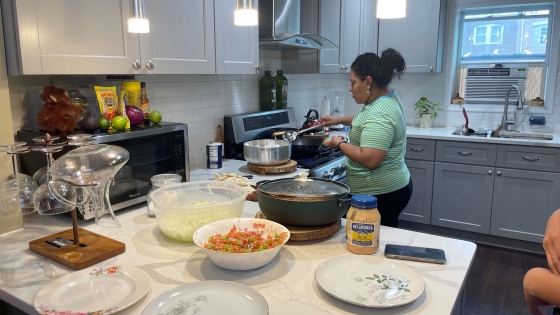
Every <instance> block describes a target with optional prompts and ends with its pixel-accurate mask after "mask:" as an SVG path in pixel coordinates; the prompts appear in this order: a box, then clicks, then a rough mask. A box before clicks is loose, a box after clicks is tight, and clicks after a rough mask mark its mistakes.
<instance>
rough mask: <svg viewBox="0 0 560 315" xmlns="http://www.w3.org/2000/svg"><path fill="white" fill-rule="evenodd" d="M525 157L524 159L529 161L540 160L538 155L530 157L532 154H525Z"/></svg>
mask: <svg viewBox="0 0 560 315" xmlns="http://www.w3.org/2000/svg"><path fill="white" fill-rule="evenodd" d="M523 159H524V160H525V161H529V162H535V161H538V160H539V158H538V157H530V156H524V157H523Z"/></svg>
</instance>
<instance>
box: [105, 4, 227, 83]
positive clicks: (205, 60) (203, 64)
mask: <svg viewBox="0 0 560 315" xmlns="http://www.w3.org/2000/svg"><path fill="white" fill-rule="evenodd" d="M109 1H110V0H109ZM145 1H146V2H145V3H146V12H147V17H148V20H149V21H150V33H147V34H140V35H139V36H140V55H141V57H142V73H145V74H151V73H153V74H187V73H188V74H214V73H216V68H215V67H216V63H215V51H214V1H213V0H189V1H185V0H165V1H163V0H145ZM95 2H96V1H95ZM127 2H128V1H127ZM234 2H235V1H234ZM231 14H232V16H233V10H232V11H231Z"/></svg>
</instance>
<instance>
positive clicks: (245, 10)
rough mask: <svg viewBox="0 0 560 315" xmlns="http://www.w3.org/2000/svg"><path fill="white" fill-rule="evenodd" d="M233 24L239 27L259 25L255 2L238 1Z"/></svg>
mask: <svg viewBox="0 0 560 315" xmlns="http://www.w3.org/2000/svg"><path fill="white" fill-rule="evenodd" d="M233 24H235V25H238V26H253V25H259V13H258V11H257V6H256V4H255V3H254V1H253V0H237V10H235V12H234V15H233Z"/></svg>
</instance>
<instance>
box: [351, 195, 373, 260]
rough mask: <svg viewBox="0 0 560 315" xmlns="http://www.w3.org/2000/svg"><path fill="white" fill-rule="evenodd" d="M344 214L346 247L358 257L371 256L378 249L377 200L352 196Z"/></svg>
mask: <svg viewBox="0 0 560 315" xmlns="http://www.w3.org/2000/svg"><path fill="white" fill-rule="evenodd" d="M350 204H351V206H350V209H348V212H347V213H346V247H347V248H348V250H349V251H351V252H352V253H355V254H359V255H371V254H374V253H375V252H377V250H378V249H379V229H380V227H381V214H380V213H379V210H378V209H377V198H375V197H374V196H370V195H354V196H352V200H351V201H350Z"/></svg>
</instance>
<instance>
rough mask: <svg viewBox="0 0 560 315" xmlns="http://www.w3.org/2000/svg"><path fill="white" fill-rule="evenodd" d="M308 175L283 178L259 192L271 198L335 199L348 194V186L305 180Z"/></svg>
mask: <svg viewBox="0 0 560 315" xmlns="http://www.w3.org/2000/svg"><path fill="white" fill-rule="evenodd" d="M307 176H309V173H307V172H303V173H300V174H299V178H295V179H294V178H284V179H278V180H273V181H269V182H266V183H264V184H262V185H260V186H259V191H261V192H263V193H265V194H267V195H272V196H282V197H301V198H335V197H340V196H343V195H346V194H348V193H349V192H350V188H348V186H346V185H344V184H342V183H338V182H335V181H332V180H328V179H322V178H313V179H310V178H307Z"/></svg>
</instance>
